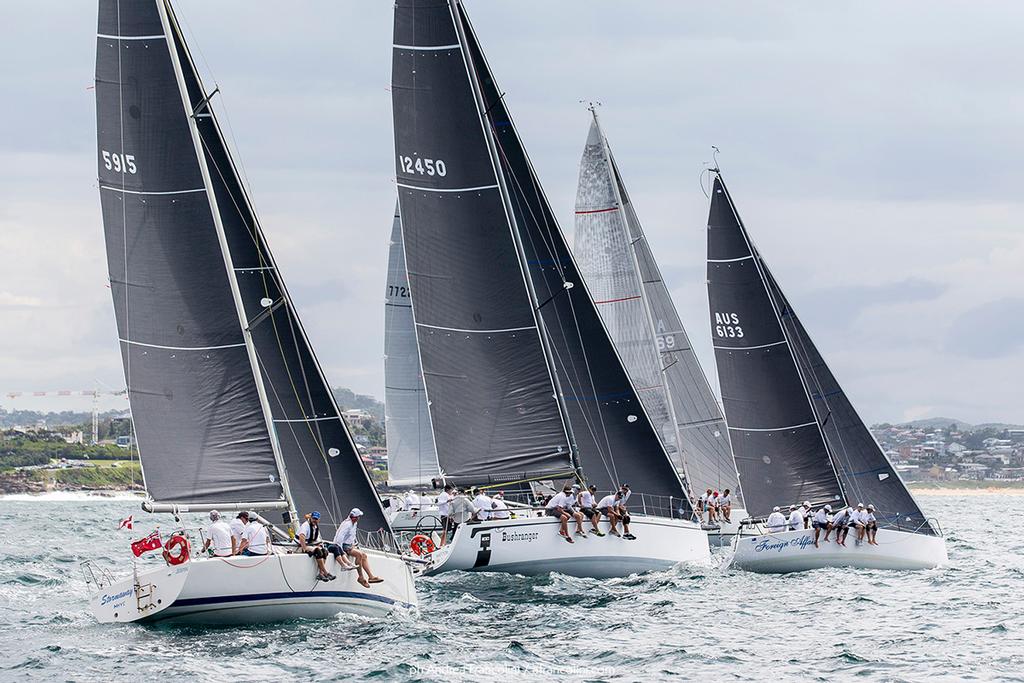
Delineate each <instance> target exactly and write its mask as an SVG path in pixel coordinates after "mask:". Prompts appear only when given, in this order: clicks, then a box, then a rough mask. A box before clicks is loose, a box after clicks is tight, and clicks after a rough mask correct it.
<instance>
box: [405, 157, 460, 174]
mask: <svg viewBox="0 0 1024 683" xmlns="http://www.w3.org/2000/svg"><path fill="white" fill-rule="evenodd" d="M398 166H399V168H401V169H402V172H403V173H418V174H419V175H438V176H442V177H443V176H446V175H448V167H447V166H446V165H445V163H444V161H443V160H441V159H422V158H420V157H403V156H401V155H399V156H398Z"/></svg>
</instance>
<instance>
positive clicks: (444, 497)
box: [437, 484, 455, 545]
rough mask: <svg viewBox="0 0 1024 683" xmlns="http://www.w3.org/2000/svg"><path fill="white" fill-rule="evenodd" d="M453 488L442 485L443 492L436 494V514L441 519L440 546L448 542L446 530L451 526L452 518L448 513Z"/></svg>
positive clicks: (448, 485) (449, 485)
mask: <svg viewBox="0 0 1024 683" xmlns="http://www.w3.org/2000/svg"><path fill="white" fill-rule="evenodd" d="M454 490H455V487H454V486H452V485H451V484H445V485H444V491H441V493H439V494H437V514H438V516H439V517H440V518H441V545H444V544H445V543H446V542H447V541H448V528H449V527H450V526H452V518H451V515H450V513H449V511H450V510H451V503H452V498H453V497H454V496H452V491H454Z"/></svg>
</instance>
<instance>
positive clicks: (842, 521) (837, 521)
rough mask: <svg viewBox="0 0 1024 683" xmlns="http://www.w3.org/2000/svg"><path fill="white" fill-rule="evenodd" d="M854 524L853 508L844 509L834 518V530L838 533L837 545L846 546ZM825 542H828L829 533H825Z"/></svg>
mask: <svg viewBox="0 0 1024 683" xmlns="http://www.w3.org/2000/svg"><path fill="white" fill-rule="evenodd" d="M852 523H853V508H843V509H842V510H840V511H839V512H837V513H836V516H835V517H833V518H832V529H834V530H835V532H836V543H838V544H839V545H841V546H844V547H845V546H846V536H847V534H849V533H850V524H852ZM825 540H826V541H827V540H828V532H825Z"/></svg>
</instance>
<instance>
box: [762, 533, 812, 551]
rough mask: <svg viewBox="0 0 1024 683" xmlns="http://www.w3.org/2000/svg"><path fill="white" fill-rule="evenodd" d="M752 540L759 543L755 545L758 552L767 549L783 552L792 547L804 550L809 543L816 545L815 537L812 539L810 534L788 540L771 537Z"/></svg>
mask: <svg viewBox="0 0 1024 683" xmlns="http://www.w3.org/2000/svg"><path fill="white" fill-rule="evenodd" d="M751 540H752V541H753V542H754V543H757V545H756V546H754V552H757V553H759V552H762V551H765V550H774V551H775V552H777V553H781V552H782V551H783V550H785V549H786V548H791V547H799V548H800V550H803V549H804V548H806V547H807V546H809V545H814V539H812V538H811V537H810V536H798V537H797V538H791V539H789V540H788V541H777V540H773V539H770V538H766V539H764V540H763V541H761V542H760V543H758V541H757V539H751Z"/></svg>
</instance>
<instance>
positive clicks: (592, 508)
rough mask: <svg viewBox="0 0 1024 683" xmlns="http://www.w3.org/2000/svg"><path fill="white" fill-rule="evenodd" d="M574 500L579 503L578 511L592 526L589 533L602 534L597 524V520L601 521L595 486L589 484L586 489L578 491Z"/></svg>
mask: <svg viewBox="0 0 1024 683" xmlns="http://www.w3.org/2000/svg"><path fill="white" fill-rule="evenodd" d="M576 501H577V503H579V506H580V513H582V514H583V516H584V517H585V518H586V519H589V520H590V526H592V527H593V529H591V530H590V533H592V534H594V535H595V536H604V532H603V531H601V528H600V527H599V526H598V522H600V521H601V513H600V512H598V511H597V487H596V486H594V485H593V484H591V485H590V486H589V487H587V489H586V490H584V491H581V492H580V494H579V496H577V498H576Z"/></svg>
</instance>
